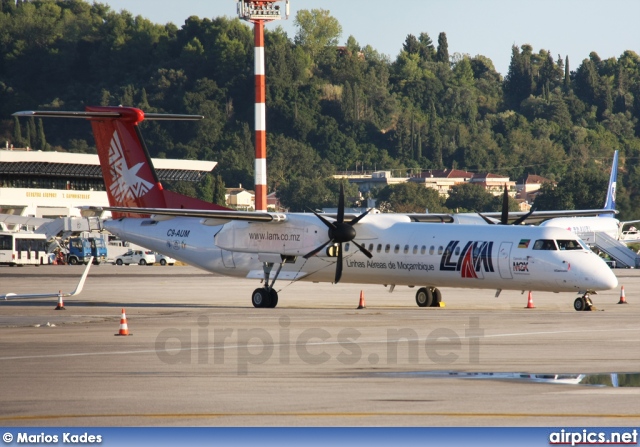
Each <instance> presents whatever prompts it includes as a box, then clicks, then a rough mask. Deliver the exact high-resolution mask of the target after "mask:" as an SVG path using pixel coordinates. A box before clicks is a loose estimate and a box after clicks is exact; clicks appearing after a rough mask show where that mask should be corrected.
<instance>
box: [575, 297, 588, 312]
mask: <svg viewBox="0 0 640 447" xmlns="http://www.w3.org/2000/svg"><path fill="white" fill-rule="evenodd" d="M573 308H574V309H575V310H577V311H578V312H580V311H583V310H585V309H586V308H587V300H586V299H585V298H584V297H583V296H581V297H578V298H576V299H575V301H574V302H573Z"/></svg>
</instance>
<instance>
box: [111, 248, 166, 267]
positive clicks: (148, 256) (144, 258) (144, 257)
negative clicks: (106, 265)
mask: <svg viewBox="0 0 640 447" xmlns="http://www.w3.org/2000/svg"><path fill="white" fill-rule="evenodd" d="M155 262H156V255H155V254H154V253H153V252H152V251H149V250H129V251H128V252H126V253H124V254H122V255H120V256H116V258H115V261H114V262H113V263H114V264H116V265H122V264H124V265H129V264H139V265H153V264H154V263H155Z"/></svg>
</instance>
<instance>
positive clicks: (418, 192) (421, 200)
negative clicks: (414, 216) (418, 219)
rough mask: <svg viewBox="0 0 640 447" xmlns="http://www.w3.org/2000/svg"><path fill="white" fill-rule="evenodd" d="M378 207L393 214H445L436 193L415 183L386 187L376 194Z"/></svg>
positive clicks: (445, 210)
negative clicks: (427, 212)
mask: <svg viewBox="0 0 640 447" xmlns="http://www.w3.org/2000/svg"><path fill="white" fill-rule="evenodd" d="M377 200H378V207H379V208H381V209H383V210H385V211H391V212H394V213H424V212H426V211H427V210H428V211H429V212H432V213H446V212H448V210H447V209H446V208H445V207H444V206H443V204H442V199H441V198H440V194H439V193H438V191H436V190H435V189H432V188H426V187H425V186H424V185H421V184H419V183H415V182H406V183H400V184H397V185H387V186H385V187H384V188H382V189H381V190H380V191H379V192H378V193H377Z"/></svg>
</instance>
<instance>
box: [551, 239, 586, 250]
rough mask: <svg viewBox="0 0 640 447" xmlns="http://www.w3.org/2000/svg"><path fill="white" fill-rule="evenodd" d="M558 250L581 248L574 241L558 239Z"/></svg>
mask: <svg viewBox="0 0 640 447" xmlns="http://www.w3.org/2000/svg"><path fill="white" fill-rule="evenodd" d="M557 242H558V247H559V248H560V250H582V246H581V245H580V243H579V242H578V241H577V240H575V239H558V241H557Z"/></svg>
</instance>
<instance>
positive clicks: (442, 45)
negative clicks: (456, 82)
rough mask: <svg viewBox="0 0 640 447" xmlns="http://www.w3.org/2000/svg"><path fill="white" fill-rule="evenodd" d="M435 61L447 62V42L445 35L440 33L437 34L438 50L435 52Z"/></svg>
mask: <svg viewBox="0 0 640 447" xmlns="http://www.w3.org/2000/svg"><path fill="white" fill-rule="evenodd" d="M436 62H446V63H449V44H448V43H447V35H446V34H445V33H440V34H439V35H438V51H437V52H436Z"/></svg>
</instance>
